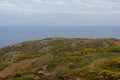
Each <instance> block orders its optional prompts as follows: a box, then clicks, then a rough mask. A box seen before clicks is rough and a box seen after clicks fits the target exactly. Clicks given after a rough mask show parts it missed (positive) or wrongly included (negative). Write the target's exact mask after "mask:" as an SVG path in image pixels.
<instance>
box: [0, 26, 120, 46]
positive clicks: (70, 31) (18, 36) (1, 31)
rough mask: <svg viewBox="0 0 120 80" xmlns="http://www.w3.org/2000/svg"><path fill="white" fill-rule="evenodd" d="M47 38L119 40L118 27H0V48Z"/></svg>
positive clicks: (119, 28)
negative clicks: (112, 38)
mask: <svg viewBox="0 0 120 80" xmlns="http://www.w3.org/2000/svg"><path fill="white" fill-rule="evenodd" d="M49 37H66V38H75V37H77V38H111V37H114V38H120V26H119V27H118V26H115V27H108V26H107V27H79V26H77V27H74V26H73V27H68V26H67V27H63V26H62V27H61V26H59V27H47V26H44V27H43V26H42V27H0V47H4V46H7V45H11V44H16V43H19V42H23V41H26V40H36V39H43V38H49Z"/></svg>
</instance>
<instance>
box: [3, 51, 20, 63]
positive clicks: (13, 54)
mask: <svg viewBox="0 0 120 80" xmlns="http://www.w3.org/2000/svg"><path fill="white" fill-rule="evenodd" d="M20 53H21V52H20V51H12V52H8V53H5V55H4V56H3V57H4V60H5V61H6V62H14V59H15V58H16V57H18V56H19V54H20Z"/></svg>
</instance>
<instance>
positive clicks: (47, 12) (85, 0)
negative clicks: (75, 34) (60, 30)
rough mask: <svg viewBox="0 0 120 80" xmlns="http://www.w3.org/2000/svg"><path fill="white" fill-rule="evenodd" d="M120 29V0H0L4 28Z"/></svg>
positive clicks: (1, 20) (0, 19)
mask: <svg viewBox="0 0 120 80" xmlns="http://www.w3.org/2000/svg"><path fill="white" fill-rule="evenodd" d="M41 25H48V26H49V25H50V26H53V25H54V26H56V25H63V26H70V25H71V26H79V25H84V26H93V25H94V26H101V25H103V26H120V0H0V26H41Z"/></svg>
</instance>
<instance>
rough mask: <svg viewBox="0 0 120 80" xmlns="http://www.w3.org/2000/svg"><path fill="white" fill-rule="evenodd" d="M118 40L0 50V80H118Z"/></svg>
mask: <svg viewBox="0 0 120 80" xmlns="http://www.w3.org/2000/svg"><path fill="white" fill-rule="evenodd" d="M119 79H120V39H115V38H110V39H107V38H106V39H87V38H46V39H43V40H34V41H25V42H22V43H18V44H15V45H10V46H7V47H4V48H1V49H0V80H119Z"/></svg>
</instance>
